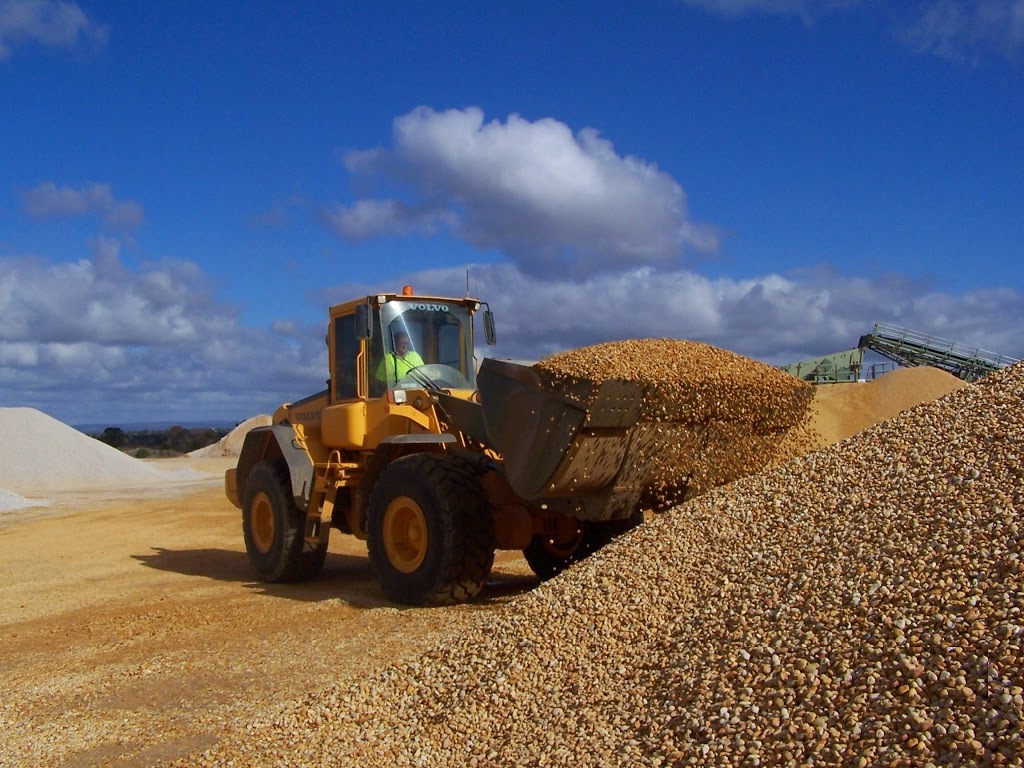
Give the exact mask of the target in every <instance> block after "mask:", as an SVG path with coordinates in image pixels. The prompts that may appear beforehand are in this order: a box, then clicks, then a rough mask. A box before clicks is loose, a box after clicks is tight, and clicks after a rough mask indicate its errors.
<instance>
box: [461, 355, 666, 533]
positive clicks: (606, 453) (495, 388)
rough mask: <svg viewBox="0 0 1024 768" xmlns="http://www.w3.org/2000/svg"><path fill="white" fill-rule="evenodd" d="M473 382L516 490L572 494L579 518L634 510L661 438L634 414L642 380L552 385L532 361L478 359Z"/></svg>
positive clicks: (544, 495)
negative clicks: (527, 362)
mask: <svg viewBox="0 0 1024 768" xmlns="http://www.w3.org/2000/svg"><path fill="white" fill-rule="evenodd" d="M477 386H478V388H479V392H480V403H481V406H482V408H483V414H484V422H485V426H486V431H487V435H488V438H489V442H490V444H491V445H492V446H493V447H494V449H495V450H497V451H498V452H499V453H500V454H501V455H502V458H503V459H504V465H505V474H506V476H507V479H508V482H509V484H510V485H511V486H512V489H513V490H514V491H515V492H516V493H518V494H519V495H520V496H522V497H523V498H524V499H528V500H531V501H540V502H543V500H545V499H555V498H571V499H574V500H575V501H576V502H577V504H576V507H577V509H576V514H577V516H579V517H581V518H582V519H589V520H609V519H618V518H622V517H628V516H629V515H630V514H632V513H633V512H634V511H635V509H636V506H637V503H638V500H639V497H640V493H641V491H642V490H643V485H644V482H645V480H646V479H647V469H648V467H649V463H650V462H649V459H650V454H652V453H653V452H654V451H655V450H656V449H657V448H656V443H657V441H658V440H659V439H660V437H659V434H660V430H659V429H658V425H655V424H651V423H643V422H641V421H640V411H641V407H642V405H643V399H644V387H643V385H641V384H638V383H636V382H629V381H622V380H618V379H611V380H606V381H602V382H590V381H581V382H578V383H575V384H560V385H554V384H552V383H550V382H549V381H545V380H544V379H542V378H541V376H540V375H539V374H538V372H537V371H536V370H535V369H533V368H528V367H525V366H522V365H518V364H515V363H509V362H504V361H499V360H493V359H485V360H484V361H483V363H482V364H481V366H480V371H479V373H478V374H477Z"/></svg>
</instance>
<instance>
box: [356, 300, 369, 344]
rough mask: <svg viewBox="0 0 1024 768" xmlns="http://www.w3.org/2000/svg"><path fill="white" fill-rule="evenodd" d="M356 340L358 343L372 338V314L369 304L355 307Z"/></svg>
mask: <svg viewBox="0 0 1024 768" xmlns="http://www.w3.org/2000/svg"><path fill="white" fill-rule="evenodd" d="M356 338H357V339H359V340H360V341H366V340H367V339H372V338H373V314H372V313H371V312H370V305H369V304H360V305H359V306H357V307H356Z"/></svg>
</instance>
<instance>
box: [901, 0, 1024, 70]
mask: <svg viewBox="0 0 1024 768" xmlns="http://www.w3.org/2000/svg"><path fill="white" fill-rule="evenodd" d="M906 38H907V40H908V41H909V42H910V44H911V45H913V46H914V47H915V48H917V49H918V50H921V51H924V52H928V53H934V54H936V55H938V56H943V57H946V58H951V59H958V60H959V59H964V58H966V57H967V56H969V55H972V54H973V53H975V52H977V51H980V50H996V51H998V52H1000V53H1004V54H1008V55H1009V54H1012V53H1013V52H1014V51H1015V50H1018V49H1019V48H1020V47H1021V46H1022V45H1024V0H934V2H929V3H928V4H927V5H926V7H925V8H924V10H923V12H922V13H921V15H920V17H919V18H918V20H917V21H916V22H915V23H914V24H912V26H911V27H910V29H909V30H908V31H907V32H906Z"/></svg>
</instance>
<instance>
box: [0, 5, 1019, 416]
mask: <svg viewBox="0 0 1024 768" xmlns="http://www.w3.org/2000/svg"><path fill="white" fill-rule="evenodd" d="M0 114H2V116H3V117H2V119H0V406H29V407H34V408H39V409H40V410H43V411H45V412H47V413H49V414H50V415H52V416H54V417H56V418H58V419H61V420H62V421H65V422H67V423H71V424H81V423H90V424H93V423H109V424H119V423H130V422H139V421H167V420H180V421H193V420H204V419H216V420H218V421H240V420H242V419H244V418H248V417H249V416H251V415H254V414H256V413H264V412H270V411H271V410H273V408H274V407H275V406H276V405H277V404H279V403H280V402H284V401H290V400H294V399H298V398H299V397H301V396H303V395H305V394H310V393H312V392H315V391H318V390H319V389H321V388H322V386H323V380H324V378H325V376H326V351H325V347H324V344H323V338H324V328H325V318H326V312H327V307H328V306H329V305H330V304H332V303H336V302H340V301H344V300H347V299H349V298H353V297H356V296H360V295H364V294H366V293H369V292H377V291H380V290H398V289H399V288H400V286H401V285H403V284H405V283H412V284H413V285H415V286H416V288H417V289H418V290H419V291H420V292H423V293H428V292H429V293H434V294H440V295H462V294H463V293H464V291H465V286H466V273H467V270H468V271H469V279H470V286H471V292H472V293H474V294H476V295H479V296H480V297H481V298H483V299H484V300H486V301H488V302H489V303H490V305H491V307H492V308H493V309H494V310H495V313H496V315H497V321H498V330H499V344H498V346H497V347H495V348H494V349H492V350H488V353H489V354H492V355H494V356H498V357H508V358H520V359H521V358H529V359H536V358H539V357H540V356H542V355H544V354H549V353H552V352H555V351H558V350H561V349H567V348H572V347H578V346H582V345H586V344H593V343H597V342H601V341H607V340H611V339H618V338H643V337H664V336H670V337H675V338H688V339H694V340H698V341H703V342H706V343H710V344H714V345H716V346H721V347H725V348H727V349H731V350H734V351H736V352H739V353H742V354H745V355H748V356H750V357H754V358H756V359H759V360H763V361H765V362H769V363H774V364H784V363H788V362H793V361H796V360H799V359H803V358H807V357H812V356H817V355H821V354H826V353H830V352H836V351H840V350H843V349H847V348H849V347H852V346H854V345H855V344H856V342H857V339H858V338H859V336H860V335H861V334H863V333H866V332H868V331H870V330H871V327H872V326H873V324H874V323H875V322H876V321H886V322H892V323H897V324H900V325H904V326H907V327H910V328H912V329H914V330H917V331H922V332H927V333H932V334H935V335H938V336H942V337H945V338H949V339H953V340H956V341H959V342H962V343H967V344H974V345H978V346H980V347H982V348H984V349H987V350H992V351H995V352H998V353H1001V354H1004V355H1010V356H1013V357H1018V358H1024V267H1022V263H1024V259H1022V245H1021V244H1022V243H1024V0H975V1H974V2H968V1H967V0H920V1H919V2H906V1H904V2H896V1H895V0H892V1H889V0H648V1H647V2H637V3H626V2H598V1H597V0H594V1H593V2H586V3H572V4H570V3H546V2H545V3H541V2H523V3H515V4H512V3H487V2H484V3H481V2H444V3H429V2H427V3H412V2H409V3H400V2H375V3H333V2H332V3H328V2H324V3H269V2H258V1H257V0H252V1H251V2H244V3H241V2H236V3H233V2H223V3H198V2H196V3H192V2H180V3H166V4H165V3H143V4H139V3H123V2H100V1H99V0H96V1H91V0H77V1H76V2H52V0H0Z"/></svg>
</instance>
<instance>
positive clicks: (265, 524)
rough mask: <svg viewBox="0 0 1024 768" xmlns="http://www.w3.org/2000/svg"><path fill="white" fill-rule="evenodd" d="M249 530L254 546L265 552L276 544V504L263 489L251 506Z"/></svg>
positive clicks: (254, 498)
mask: <svg viewBox="0 0 1024 768" xmlns="http://www.w3.org/2000/svg"><path fill="white" fill-rule="evenodd" d="M249 530H250V531H251V532H252V543H253V546H255V547H256V549H258V550H259V551H260V552H262V553H264V554H266V553H267V552H269V551H270V548H271V547H272V546H273V544H274V504H273V502H271V501H270V497H269V496H268V495H267V494H266V493H264V492H263V491H260V492H259V493H257V494H256V495H255V496H254V497H253V500H252V504H251V505H250V507H249Z"/></svg>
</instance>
